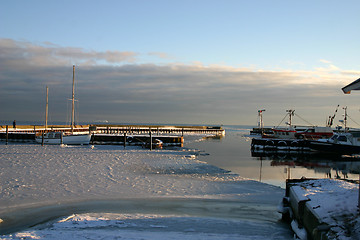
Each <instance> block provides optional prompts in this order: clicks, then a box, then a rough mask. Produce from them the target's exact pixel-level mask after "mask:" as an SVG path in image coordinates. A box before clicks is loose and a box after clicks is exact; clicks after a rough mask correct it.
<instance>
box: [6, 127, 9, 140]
mask: <svg viewBox="0 0 360 240" xmlns="http://www.w3.org/2000/svg"><path fill="white" fill-rule="evenodd" d="M8 142H9V125H6V145H7V144H8Z"/></svg>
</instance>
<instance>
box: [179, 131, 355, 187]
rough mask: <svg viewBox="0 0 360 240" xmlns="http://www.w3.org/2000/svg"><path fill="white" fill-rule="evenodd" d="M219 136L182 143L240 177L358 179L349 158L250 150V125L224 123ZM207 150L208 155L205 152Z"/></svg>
mask: <svg viewBox="0 0 360 240" xmlns="http://www.w3.org/2000/svg"><path fill="white" fill-rule="evenodd" d="M224 128H225V129H226V135H225V137H222V138H207V139H206V140H204V141H200V142H192V143H188V144H185V146H186V147H194V148H196V149H198V150H200V151H203V154H201V155H202V156H200V160H203V161H206V162H208V163H209V164H213V165H215V166H218V167H221V168H223V169H226V170H229V171H232V172H233V173H237V174H239V175H240V176H242V177H244V178H250V179H254V180H257V181H261V182H265V183H269V184H273V185H276V186H281V187H285V181H286V179H287V178H288V177H289V176H290V178H301V177H306V178H328V177H331V178H347V179H354V180H357V179H359V169H360V162H358V161H353V159H341V158H340V159H339V158H336V159H333V158H330V157H328V156H322V155H318V154H314V153H292V154H288V153H286V152H285V153H281V154H276V153H268V152H259V153H257V155H258V156H254V154H252V153H251V150H250V145H251V138H249V137H246V135H247V134H249V130H250V127H246V126H224ZM207 154H209V155H207Z"/></svg>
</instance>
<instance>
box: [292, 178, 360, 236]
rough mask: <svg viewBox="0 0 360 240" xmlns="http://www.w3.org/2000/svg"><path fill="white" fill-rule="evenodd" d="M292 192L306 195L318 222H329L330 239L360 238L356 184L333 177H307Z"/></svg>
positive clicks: (357, 187)
mask: <svg viewBox="0 0 360 240" xmlns="http://www.w3.org/2000/svg"><path fill="white" fill-rule="evenodd" d="M292 188H293V187H292ZM293 191H296V193H297V195H302V196H303V198H304V199H306V198H308V199H309V201H307V202H306V205H307V206H308V208H309V209H312V211H313V212H314V213H315V214H316V216H317V217H318V219H319V220H320V221H321V222H323V223H326V224H328V225H330V227H331V230H330V233H329V235H330V239H332V238H336V239H353V237H355V239H356V236H357V237H360V222H359V221H358V197H359V195H358V194H359V185H358V184H354V183H351V182H346V181H343V180H336V179H318V180H308V181H304V182H301V183H299V184H298V186H296V188H294V189H293ZM349 229H352V230H350V231H351V232H348V231H349ZM357 239H358V238H357Z"/></svg>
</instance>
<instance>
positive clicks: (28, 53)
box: [0, 39, 138, 67]
mask: <svg viewBox="0 0 360 240" xmlns="http://www.w3.org/2000/svg"><path fill="white" fill-rule="evenodd" d="M0 46H1V49H0V54H1V55H3V56H6V57H8V58H11V59H13V60H16V61H19V62H20V63H21V64H24V63H25V62H26V64H27V65H37V66H40V67H41V66H64V65H65V64H69V62H75V63H77V64H83V65H95V64H96V63H98V62H104V63H110V64H113V63H124V62H125V63H126V62H135V61H136V57H137V55H138V54H137V53H134V52H127V51H124V52H120V51H106V52H96V51H87V50H84V49H82V48H74V47H59V46H56V45H54V44H51V43H48V42H46V43H44V44H43V45H36V44H32V43H29V42H20V41H14V40H11V39H0ZM8 60H9V59H8Z"/></svg>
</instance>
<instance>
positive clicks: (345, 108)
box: [343, 106, 347, 132]
mask: <svg viewBox="0 0 360 240" xmlns="http://www.w3.org/2000/svg"><path fill="white" fill-rule="evenodd" d="M343 109H344V111H345V113H344V126H345V132H347V129H346V127H347V106H345V107H343Z"/></svg>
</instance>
